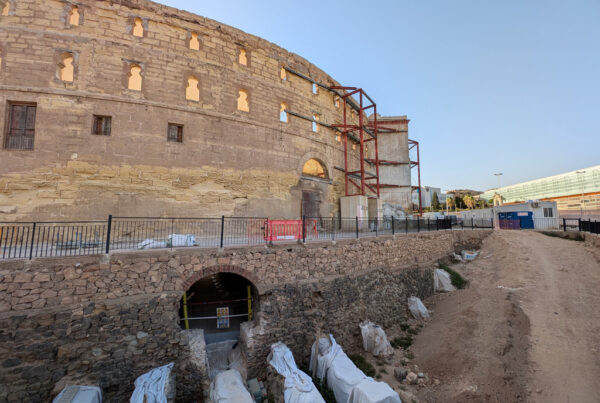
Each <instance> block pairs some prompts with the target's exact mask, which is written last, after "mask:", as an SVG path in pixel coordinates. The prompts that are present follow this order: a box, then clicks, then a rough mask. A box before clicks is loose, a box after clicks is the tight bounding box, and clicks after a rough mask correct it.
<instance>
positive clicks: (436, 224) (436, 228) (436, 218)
mask: <svg viewBox="0 0 600 403" xmlns="http://www.w3.org/2000/svg"><path fill="white" fill-rule="evenodd" d="M435 230H436V231H439V230H440V219H439V218H438V217H435Z"/></svg>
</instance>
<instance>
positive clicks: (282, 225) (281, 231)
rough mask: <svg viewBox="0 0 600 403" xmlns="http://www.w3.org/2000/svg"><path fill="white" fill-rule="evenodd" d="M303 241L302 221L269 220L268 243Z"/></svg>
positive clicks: (266, 238)
mask: <svg viewBox="0 0 600 403" xmlns="http://www.w3.org/2000/svg"><path fill="white" fill-rule="evenodd" d="M298 239H302V220H267V234H266V236H265V240H267V241H293V240H298Z"/></svg>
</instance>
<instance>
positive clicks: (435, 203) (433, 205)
mask: <svg viewBox="0 0 600 403" xmlns="http://www.w3.org/2000/svg"><path fill="white" fill-rule="evenodd" d="M431 208H432V209H433V211H438V210H439V209H440V200H439V199H438V195H437V193H436V192H433V197H432V198H431Z"/></svg>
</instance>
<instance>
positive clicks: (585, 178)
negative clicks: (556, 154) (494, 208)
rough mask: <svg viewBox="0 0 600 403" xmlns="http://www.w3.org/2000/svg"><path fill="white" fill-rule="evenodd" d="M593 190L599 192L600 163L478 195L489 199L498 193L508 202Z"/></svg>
mask: <svg viewBox="0 0 600 403" xmlns="http://www.w3.org/2000/svg"><path fill="white" fill-rule="evenodd" d="M594 192H600V165H596V166H593V167H589V168H584V169H579V170H576V171H571V172H566V173H562V174H558V175H553V176H548V177H545V178H539V179H534V180H531V181H527V182H522V183H517V184H515V185H510V186H503V187H500V188H496V189H489V190H486V191H485V192H483V193H482V194H481V196H480V197H481V198H484V199H491V198H492V197H494V194H495V193H498V194H500V195H501V196H502V197H503V199H504V201H505V202H508V203H510V202H514V201H526V200H537V199H547V198H552V197H561V196H570V195H578V194H584V193H594Z"/></svg>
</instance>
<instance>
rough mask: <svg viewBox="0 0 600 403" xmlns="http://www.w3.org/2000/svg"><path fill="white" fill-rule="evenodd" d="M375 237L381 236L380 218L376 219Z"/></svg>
mask: <svg viewBox="0 0 600 403" xmlns="http://www.w3.org/2000/svg"><path fill="white" fill-rule="evenodd" d="M375 236H376V237H377V236H379V217H377V218H376V219H375Z"/></svg>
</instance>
